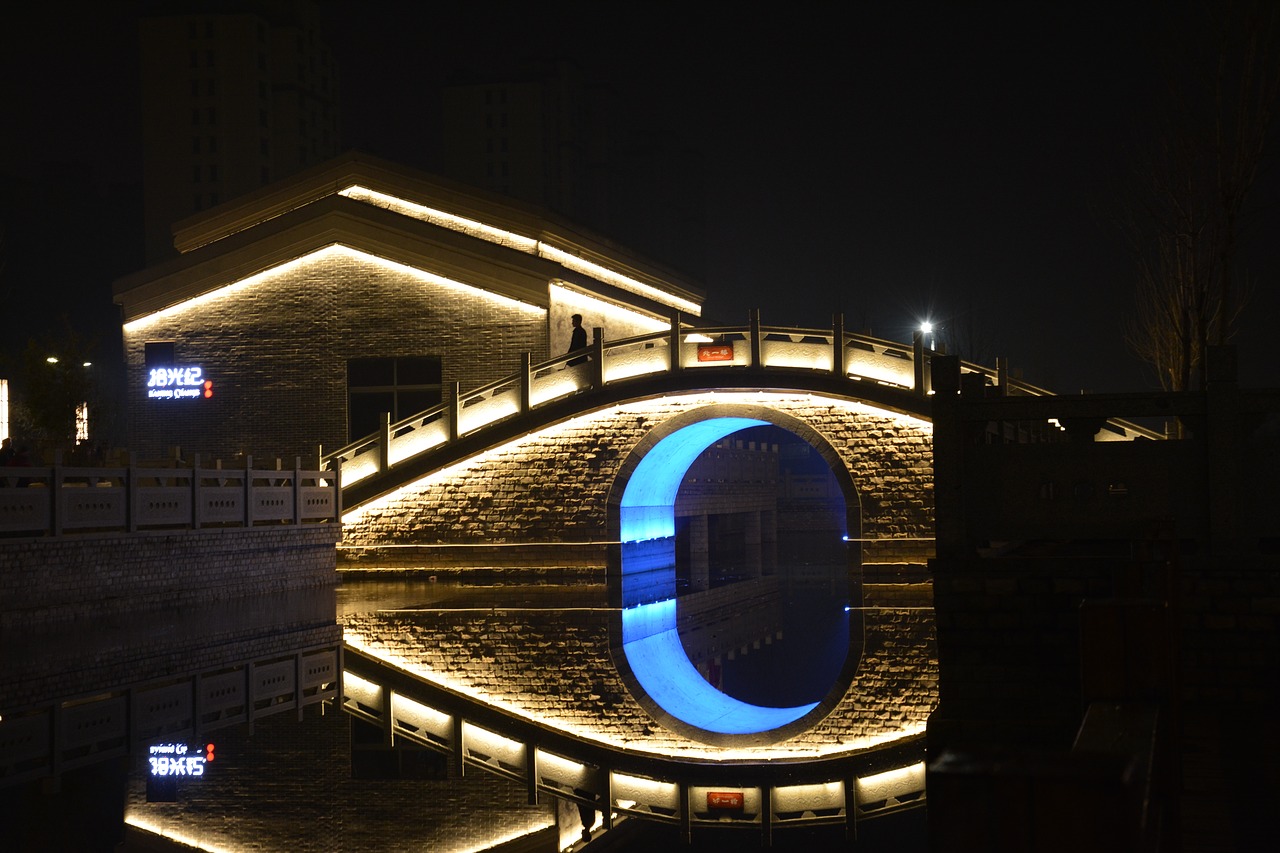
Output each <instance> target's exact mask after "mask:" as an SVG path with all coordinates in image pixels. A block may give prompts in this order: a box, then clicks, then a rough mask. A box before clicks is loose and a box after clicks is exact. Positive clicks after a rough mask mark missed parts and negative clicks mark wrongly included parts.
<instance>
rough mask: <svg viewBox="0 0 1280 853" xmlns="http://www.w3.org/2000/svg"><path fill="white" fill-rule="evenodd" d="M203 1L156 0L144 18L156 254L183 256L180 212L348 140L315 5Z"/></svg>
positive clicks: (146, 182)
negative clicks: (171, 0)
mask: <svg viewBox="0 0 1280 853" xmlns="http://www.w3.org/2000/svg"><path fill="white" fill-rule="evenodd" d="M199 5H200V4H186V5H184V4H162V5H157V12H156V13H155V14H154V15H151V16H147V17H144V18H143V19H142V20H141V22H140V24H139V35H140V57H141V78H142V123H143V131H142V146H143V164H144V166H143V210H144V217H145V223H146V257H147V261H148V263H154V262H156V261H159V260H163V259H164V258H167V257H170V256H173V255H175V254H176V251H175V250H174V248H173V238H172V226H173V224H174V223H175V222H177V221H179V220H182V219H184V218H186V217H188V216H190V215H192V214H194V213H197V212H199V211H201V210H205V209H207V208H209V207H213V206H214V205H217V204H219V203H221V202H224V201H227V200H229V199H232V198H235V197H237V196H240V195H243V194H244V193H247V192H250V191H252V190H255V189H257V188H259V187H262V186H264V185H266V184H269V183H271V182H272V181H276V180H279V179H280V178H282V177H286V176H288V175H290V174H293V173H295V172H297V171H299V170H300V169H303V168H305V167H307V166H310V165H313V164H315V163H318V162H321V161H323V160H328V159H330V158H332V157H333V156H334V155H336V154H337V153H338V152H339V151H340V150H341V148H340V146H341V142H340V133H339V119H338V80H337V76H338V70H337V67H336V63H335V62H334V59H333V56H332V54H331V52H330V50H329V47H328V45H327V44H326V43H325V41H324V40H323V38H322V33H321V31H320V28H319V22H318V19H317V17H316V14H315V10H314V7H313V6H312V5H311V4H310V3H306V2H289V0H281V2H267V3H263V2H258V3H246V4H244V9H243V11H239V10H237V7H236V6H235V5H233V4H220V5H219V6H218V9H219V11H218V12H217V13H213V12H200V11H198V9H199ZM170 10H172V11H170Z"/></svg>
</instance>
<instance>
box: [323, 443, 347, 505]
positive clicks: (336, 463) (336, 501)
mask: <svg viewBox="0 0 1280 853" xmlns="http://www.w3.org/2000/svg"><path fill="white" fill-rule="evenodd" d="M322 470H323V469H322ZM341 520H342V456H341V455H337V456H334V457H333V521H334V522H338V521H341Z"/></svg>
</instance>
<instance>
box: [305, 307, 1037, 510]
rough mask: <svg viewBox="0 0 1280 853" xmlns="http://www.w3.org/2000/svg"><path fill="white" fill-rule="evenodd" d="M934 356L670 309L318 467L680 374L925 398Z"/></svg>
mask: <svg viewBox="0 0 1280 853" xmlns="http://www.w3.org/2000/svg"><path fill="white" fill-rule="evenodd" d="M932 356H933V353H932V352H931V351H929V350H928V349H927V348H926V347H925V346H924V341H923V336H922V335H920V334H919V333H916V335H915V337H914V340H913V342H912V343H911V344H909V345H908V344H902V343H898V342H895V341H887V340H882V339H880V338H873V337H871V336H869V335H862V334H855V333H851V332H848V331H846V330H845V329H844V328H843V326H842V323H841V321H840V320H839V318H837V321H836V323H835V324H833V328H832V329H829V330H826V329H797V328H787V327H781V326H763V325H761V324H760V320H759V313H758V312H754V311H753V312H752V314H751V319H750V323H749V324H748V325H746V326H708V327H700V328H693V327H689V326H685V325H683V324H682V323H681V321H680V318H679V316H678V315H677V316H675V317H673V318H672V322H671V326H670V328H669V329H665V330H663V331H659V332H652V333H649V334H643V335H636V336H634V337H629V338H621V339H618V340H613V341H608V342H606V341H604V340H603V339H602V338H601V337H600V336H599V334H597V336H596V340H595V341H594V342H593V343H592V344H591V346H589V347H588V348H586V349H583V350H578V351H576V352H573V353H569V354H565V355H560V356H556V357H555V358H552V359H549V360H547V361H544V362H541V363H539V364H536V365H535V364H532V363H531V361H530V356H529V354H528V353H526V354H524V356H523V363H522V364H521V365H520V368H519V369H518V370H517V371H516V372H515V373H514V374H512V375H510V376H507V377H504V378H503V379H500V380H498V381H497V382H491V383H489V384H488V385H484V386H482V387H480V388H477V389H475V390H473V391H468V392H465V393H463V392H462V391H461V390H460V388H458V386H457V384H456V383H455V385H454V389H453V394H452V395H451V396H452V398H453V399H452V400H451V401H446V402H444V403H441V404H440V405H438V406H435V407H434V408H431V409H428V410H426V411H424V412H420V413H418V414H416V415H413V416H411V417H409V418H405V419H404V420H401V421H397V422H394V423H393V422H391V421H390V416H389V415H386V414H384V416H383V422H382V425H381V428H380V429H379V430H378V432H376V433H373V434H372V435H368V436H365V437H364V438H362V439H359V440H358V441H355V442H353V443H351V444H349V445H347V446H346V447H343V448H341V449H339V450H337V451H334V452H332V453H330V454H327V455H325V456H323V457H322V463H321V466H322V467H325V468H338V469H340V470H341V481H342V485H343V487H346V486H350V485H352V484H354V483H358V482H359V481H361V480H363V479H365V478H367V477H370V476H373V475H375V474H378V473H381V472H383V471H386V470H388V469H390V468H392V467H394V466H395V465H396V464H397V463H399V462H401V461H404V460H406V459H410V458H413V457H415V456H418V455H420V454H422V453H426V452H428V451H431V450H434V449H436V448H438V447H441V446H442V445H445V444H447V443H448V442H449V441H451V440H456V439H458V438H460V437H463V436H467V435H471V434H473V433H475V432H477V431H479V430H481V429H483V428H485V427H487V426H489V425H492V424H496V423H500V422H502V421H505V420H507V419H509V418H513V417H516V416H518V415H521V414H524V413H527V412H529V411H531V410H533V409H537V408H538V407H540V406H545V405H548V404H550V403H553V402H555V401H557V400H561V399H563V398H565V397H568V396H571V395H573V394H577V393H580V392H582V391H587V390H590V389H592V388H600V387H604V386H608V385H613V384H615V383H620V382H625V381H628V380H633V379H638V378H641V377H651V376H658V375H663V374H670V373H676V372H679V371H689V370H700V369H721V370H724V369H730V370H735V369H743V370H746V369H761V370H766V371H797V370H798V371H811V372H815V373H823V374H828V375H834V376H838V377H841V378H843V379H846V380H848V381H850V382H858V383H874V384H877V385H883V386H889V387H893V388H899V389H903V390H906V391H910V392H913V393H916V394H919V395H921V396H925V395H928V394H929V393H930V392H931V388H932V385H931V381H930V373H929V366H930V359H931V357H932ZM961 369H962V370H963V371H964V372H965V373H975V374H981V375H982V376H983V377H984V379H983V381H984V382H987V383H989V384H991V385H994V386H997V387H998V388H999V392H1000V393H1001V394H1002V395H1003V394H1009V395H1033V396H1041V395H1049V394H1050V392H1048V391H1045V390H1044V389H1041V388H1036V387H1035V386H1032V385H1028V384H1026V383H1022V382H1018V381H1015V380H1011V379H1009V377H1008V376H1007V370H1005V368H1004V367H1003V366H997V367H996V368H994V369H992V368H988V367H983V366H981V365H976V364H970V363H968V362H964V363H962V367H961Z"/></svg>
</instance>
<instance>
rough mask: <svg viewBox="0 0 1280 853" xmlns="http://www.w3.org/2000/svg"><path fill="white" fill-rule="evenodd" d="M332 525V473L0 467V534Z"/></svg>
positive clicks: (298, 469)
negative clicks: (329, 523) (326, 523)
mask: <svg viewBox="0 0 1280 853" xmlns="http://www.w3.org/2000/svg"><path fill="white" fill-rule="evenodd" d="M337 520H338V493H337V482H336V478H335V477H334V476H333V473H332V472H331V471H312V470H307V469H304V468H302V466H301V463H300V461H298V460H295V464H294V467H293V468H290V469H285V468H281V467H280V466H279V462H278V461H277V467H276V468H275V469H261V468H254V467H253V459H252V457H249V458H247V459H246V464H245V467H244V468H222V467H213V468H208V467H203V466H201V465H200V460H199V458H196V459H195V460H194V462H193V463H192V465H191V466H190V467H181V468H178V467H165V468H157V467H148V466H140V465H138V464H136V462H134V461H133V460H132V459H131V460H130V463H129V465H127V466H125V467H70V466H63V465H62V464H60V462H58V461H55V463H54V464H53V465H52V466H48V467H44V466H41V467H10V468H2V469H0V534H9V535H18V536H49V535H52V536H61V535H63V534H65V533H72V532H87V531H94V532H101V531H126V532H135V531H138V530H148V529H162V528H201V527H253V526H255V525H265V524H311V523H320V522H333V521H337Z"/></svg>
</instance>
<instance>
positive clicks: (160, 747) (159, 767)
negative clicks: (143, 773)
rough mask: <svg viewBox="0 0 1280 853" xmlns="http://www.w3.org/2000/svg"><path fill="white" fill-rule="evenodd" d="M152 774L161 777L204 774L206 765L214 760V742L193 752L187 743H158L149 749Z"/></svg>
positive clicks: (148, 759)
mask: <svg viewBox="0 0 1280 853" xmlns="http://www.w3.org/2000/svg"><path fill="white" fill-rule="evenodd" d="M148 752H149V753H150V755H149V756H148V758H147V761H148V763H149V764H150V765H151V775H152V776H160V777H177V776H203V775H204V769H205V765H206V764H207V763H208V762H210V761H213V744H211V743H210V744H206V745H205V747H204V749H201V750H197V751H196V752H195V753H192V752H191V749H190V747H188V746H187V745H186V744H185V743H156V744H152V745H151V747H150V748H149V749H148Z"/></svg>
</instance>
